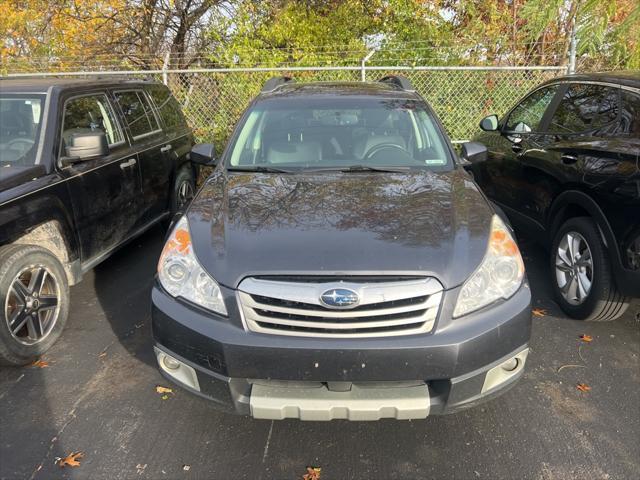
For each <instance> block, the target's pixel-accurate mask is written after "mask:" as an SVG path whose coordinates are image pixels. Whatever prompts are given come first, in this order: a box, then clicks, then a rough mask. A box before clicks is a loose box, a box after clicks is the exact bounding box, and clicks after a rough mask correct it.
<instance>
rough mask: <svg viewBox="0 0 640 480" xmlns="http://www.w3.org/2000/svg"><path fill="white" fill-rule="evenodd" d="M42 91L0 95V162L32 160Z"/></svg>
mask: <svg viewBox="0 0 640 480" xmlns="http://www.w3.org/2000/svg"><path fill="white" fill-rule="evenodd" d="M43 109H44V95H8V94H7V95H2V96H0V166H3V167H9V166H29V165H33V164H34V163H35V161H36V151H37V143H38V137H39V135H40V125H41V123H42V110H43Z"/></svg>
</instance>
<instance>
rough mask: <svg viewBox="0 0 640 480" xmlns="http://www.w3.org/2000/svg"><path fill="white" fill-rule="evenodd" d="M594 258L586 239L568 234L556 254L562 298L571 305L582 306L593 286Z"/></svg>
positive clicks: (561, 241) (557, 276) (557, 273)
mask: <svg viewBox="0 0 640 480" xmlns="http://www.w3.org/2000/svg"><path fill="white" fill-rule="evenodd" d="M593 278H594V277H593V257H592V256H591V249H590V248H589V244H588V243H587V241H586V240H585V238H584V237H583V236H582V235H580V234H579V233H578V232H567V233H566V234H565V235H564V236H563V237H562V239H561V240H560V243H559V244H558V250H557V252H556V281H557V283H558V287H559V288H560V293H561V294H562V297H563V298H564V299H565V300H566V301H567V302H569V303H570V304H571V305H581V304H582V303H584V301H585V300H586V299H587V297H588V296H589V292H591V286H592V284H593Z"/></svg>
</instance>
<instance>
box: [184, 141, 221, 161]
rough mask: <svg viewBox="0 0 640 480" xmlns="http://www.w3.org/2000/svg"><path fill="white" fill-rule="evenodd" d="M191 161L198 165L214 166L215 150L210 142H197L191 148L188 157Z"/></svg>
mask: <svg viewBox="0 0 640 480" xmlns="http://www.w3.org/2000/svg"><path fill="white" fill-rule="evenodd" d="M189 158H190V159H191V161H192V162H193V163H197V164H199V165H207V166H214V165H215V164H216V163H218V161H217V160H216V150H215V148H214V146H213V144H212V143H198V144H196V145H194V146H193V147H192V148H191V155H190V157H189Z"/></svg>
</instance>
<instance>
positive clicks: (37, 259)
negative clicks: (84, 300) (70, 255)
mask: <svg viewBox="0 0 640 480" xmlns="http://www.w3.org/2000/svg"><path fill="white" fill-rule="evenodd" d="M43 272H44V273H43ZM36 280H38V282H37V283H38V284H39V285H38V286H37V287H36V286H35V283H36ZM16 282H20V284H21V286H20V285H18V284H17V283H16ZM16 289H20V291H18V290H16ZM25 293H28V295H25ZM68 316H69V284H68V282H67V276H66V273H65V271H64V268H63V267H62V264H61V263H60V261H59V260H58V259H57V258H56V257H55V256H54V255H53V254H52V253H51V252H49V251H48V250H47V249H45V248H42V247H37V246H35V245H6V246H4V247H0V363H2V364H4V365H26V364H29V363H32V362H33V361H34V360H36V359H37V358H38V357H39V356H40V355H42V354H43V353H44V352H46V351H47V350H48V349H49V348H51V346H52V345H53V344H54V343H55V342H56V340H57V339H58V338H59V337H60V335H61V334H62V331H63V330H64V326H65V324H66V323H67V318H68ZM10 324H11V327H13V328H10ZM21 324H22V325H23V326H22V327H20V328H18V327H19V326H20V325H21ZM12 330H14V332H13V333H12Z"/></svg>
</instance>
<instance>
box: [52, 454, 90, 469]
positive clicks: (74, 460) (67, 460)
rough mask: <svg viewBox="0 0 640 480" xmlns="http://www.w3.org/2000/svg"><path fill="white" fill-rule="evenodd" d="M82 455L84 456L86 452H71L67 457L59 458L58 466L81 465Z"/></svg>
mask: <svg viewBox="0 0 640 480" xmlns="http://www.w3.org/2000/svg"><path fill="white" fill-rule="evenodd" d="M82 457H84V453H82V452H75V453H70V454H69V455H67V456H66V457H64V458H61V459H60V460H58V466H59V467H65V466H67V465H68V466H70V467H79V466H80V462H79V461H78V460H80V459H81V458H82Z"/></svg>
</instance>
